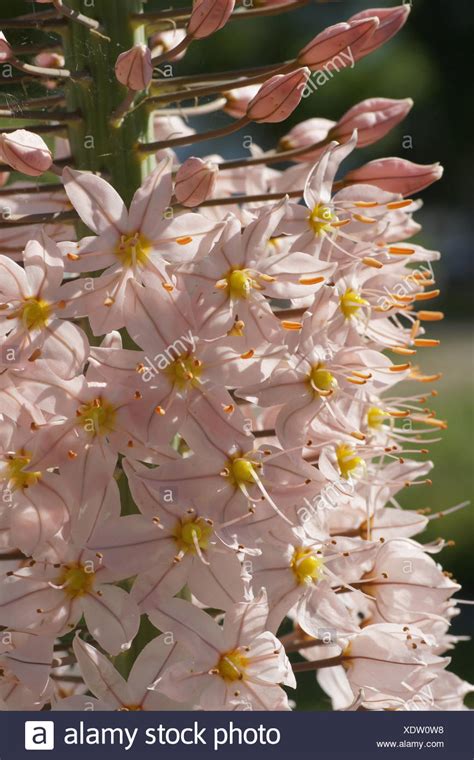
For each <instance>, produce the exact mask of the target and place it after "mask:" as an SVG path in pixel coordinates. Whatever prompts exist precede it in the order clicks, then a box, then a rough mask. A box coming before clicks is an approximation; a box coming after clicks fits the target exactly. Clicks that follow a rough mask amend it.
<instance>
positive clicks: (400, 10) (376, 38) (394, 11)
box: [349, 4, 411, 55]
mask: <svg viewBox="0 0 474 760" xmlns="http://www.w3.org/2000/svg"><path fill="white" fill-rule="evenodd" d="M410 9H411V6H410V5H407V4H404V5H395V6H394V7H392V8H369V9H368V10H366V11H361V12H360V13H356V14H355V15H354V16H351V17H350V19H349V21H350V22H351V21H360V20H362V19H366V18H368V17H369V16H372V17H373V16H376V17H377V18H378V20H379V22H380V23H379V26H378V29H377V30H376V32H375V34H374V35H373V36H372V37H371V38H370V39H368V40H367V45H366V47H364V49H363V54H364V55H369V53H372V52H373V51H374V50H377V48H379V47H380V46H381V45H383V44H384V43H385V42H388V40H391V39H392V37H394V36H395V35H396V33H397V32H398V31H399V30H400V29H401V28H402V26H404V24H405V22H406V20H407V18H408V14H409V13H410Z"/></svg>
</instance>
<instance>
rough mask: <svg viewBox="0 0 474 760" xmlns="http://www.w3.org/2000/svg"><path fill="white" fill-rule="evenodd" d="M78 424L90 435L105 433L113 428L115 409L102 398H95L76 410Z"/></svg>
mask: <svg viewBox="0 0 474 760" xmlns="http://www.w3.org/2000/svg"><path fill="white" fill-rule="evenodd" d="M76 414H77V417H78V424H79V425H81V427H83V428H84V430H85V431H86V433H90V434H91V435H106V434H107V433H111V432H112V431H113V430H115V420H116V416H117V415H116V410H115V407H114V406H112V404H110V403H109V402H108V401H106V400H105V399H103V398H95V399H94V400H93V401H91V402H90V403H89V404H84V405H83V406H82V407H81V408H80V409H78V411H77V413H76Z"/></svg>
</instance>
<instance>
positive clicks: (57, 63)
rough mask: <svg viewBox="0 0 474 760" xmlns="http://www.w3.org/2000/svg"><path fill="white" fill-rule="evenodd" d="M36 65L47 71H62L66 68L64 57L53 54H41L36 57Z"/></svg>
mask: <svg viewBox="0 0 474 760" xmlns="http://www.w3.org/2000/svg"><path fill="white" fill-rule="evenodd" d="M35 65H36V66H42V67H43V68H46V69H62V68H63V67H64V56H63V55H60V54H59V53H52V52H49V53H46V52H45V53H39V54H38V55H37V56H36V57H35Z"/></svg>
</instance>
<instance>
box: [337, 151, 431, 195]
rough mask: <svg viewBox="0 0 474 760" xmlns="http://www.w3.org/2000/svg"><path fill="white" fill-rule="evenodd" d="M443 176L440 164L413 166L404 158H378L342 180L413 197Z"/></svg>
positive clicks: (350, 183)
mask: <svg viewBox="0 0 474 760" xmlns="http://www.w3.org/2000/svg"><path fill="white" fill-rule="evenodd" d="M442 176H443V167H442V166H440V164H426V165H425V164H414V163H412V161H408V160H407V159H406V158H379V159H376V160H375V161H369V163H368V164H364V166H360V167H359V168H358V169H353V170H352V171H350V172H349V173H348V174H346V176H345V177H344V178H343V180H342V181H343V183H344V185H345V186H347V185H355V184H363V185H375V186H376V187H379V188H380V189H381V190H386V191H387V192H389V193H400V195H413V194H414V193H419V192H420V190H424V188H425V187H429V185H432V184H433V182H437V181H438V180H439V179H441V177H442Z"/></svg>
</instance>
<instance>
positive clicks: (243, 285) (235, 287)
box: [226, 269, 252, 298]
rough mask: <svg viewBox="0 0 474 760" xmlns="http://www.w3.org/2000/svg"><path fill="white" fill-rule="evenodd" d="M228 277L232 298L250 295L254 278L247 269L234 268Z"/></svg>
mask: <svg viewBox="0 0 474 760" xmlns="http://www.w3.org/2000/svg"><path fill="white" fill-rule="evenodd" d="M226 279H227V284H228V288H229V295H230V297H231V298H247V297H248V295H249V293H250V291H251V289H252V278H251V277H250V275H249V273H248V270H247V269H234V271H233V272H231V273H230V274H229V275H227V278H226Z"/></svg>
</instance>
